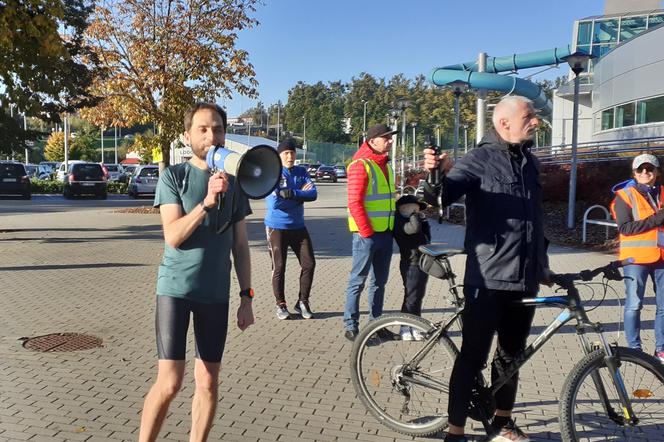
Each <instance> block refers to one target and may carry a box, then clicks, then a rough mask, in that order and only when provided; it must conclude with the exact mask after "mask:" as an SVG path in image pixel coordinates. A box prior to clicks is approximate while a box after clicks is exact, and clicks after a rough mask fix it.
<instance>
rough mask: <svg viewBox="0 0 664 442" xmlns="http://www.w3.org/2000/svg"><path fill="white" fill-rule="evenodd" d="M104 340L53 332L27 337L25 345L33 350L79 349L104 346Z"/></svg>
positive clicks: (76, 334) (78, 334)
mask: <svg viewBox="0 0 664 442" xmlns="http://www.w3.org/2000/svg"><path fill="white" fill-rule="evenodd" d="M102 342H103V341H102V340H101V339H100V338H98V337H96V336H90V335H82V334H80V333H52V334H50V335H44V336H37V337H34V338H27V339H26V340H25V342H23V347H25V348H27V349H28V350H32V351H42V352H48V351H77V350H90V349H92V348H99V347H101V346H102Z"/></svg>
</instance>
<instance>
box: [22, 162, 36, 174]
mask: <svg viewBox="0 0 664 442" xmlns="http://www.w3.org/2000/svg"><path fill="white" fill-rule="evenodd" d="M25 170H27V171H28V174H30V175H34V174H35V173H36V172H37V166H34V165H32V164H28V165H27V166H25Z"/></svg>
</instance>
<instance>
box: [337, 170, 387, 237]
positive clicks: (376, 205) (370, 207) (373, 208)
mask: <svg viewBox="0 0 664 442" xmlns="http://www.w3.org/2000/svg"><path fill="white" fill-rule="evenodd" d="M357 161H361V162H362V164H363V165H364V170H365V171H366V172H367V176H368V177H369V182H367V188H366V190H365V191H364V210H366V212H367V215H368V216H369V221H370V222H371V228H372V229H373V230H374V232H385V231H388V230H390V231H391V230H393V229H394V212H395V201H394V173H393V172H392V167H391V166H390V165H389V164H387V179H386V178H385V174H384V173H383V171H382V170H381V168H380V166H379V165H378V164H376V162H375V161H373V160H369V159H366V158H360V159H357V160H355V161H353V162H352V163H350V164H349V165H348V168H349V169H350V166H352V165H353V163H355V162H357ZM348 228H349V229H350V231H351V232H358V231H359V230H360V229H359V228H358V227H357V223H356V222H355V219H354V218H353V217H352V215H351V214H350V209H349V210H348Z"/></svg>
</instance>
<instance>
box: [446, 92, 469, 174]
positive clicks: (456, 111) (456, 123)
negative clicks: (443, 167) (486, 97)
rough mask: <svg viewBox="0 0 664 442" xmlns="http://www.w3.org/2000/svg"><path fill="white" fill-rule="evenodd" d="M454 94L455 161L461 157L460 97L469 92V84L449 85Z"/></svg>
mask: <svg viewBox="0 0 664 442" xmlns="http://www.w3.org/2000/svg"><path fill="white" fill-rule="evenodd" d="M447 86H449V87H451V88H452V93H454V161H456V160H457V157H458V155H459V96H460V95H461V94H463V93H464V92H465V91H467V90H468V83H466V82H465V81H461V80H456V81H452V82H450V83H447Z"/></svg>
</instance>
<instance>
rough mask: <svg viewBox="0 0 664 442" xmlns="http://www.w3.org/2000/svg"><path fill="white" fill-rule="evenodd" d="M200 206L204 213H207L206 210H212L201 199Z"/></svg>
mask: <svg viewBox="0 0 664 442" xmlns="http://www.w3.org/2000/svg"><path fill="white" fill-rule="evenodd" d="M201 207H202V208H203V210H205V213H208V212H210V210H212V207H208V206H206V205H205V202H203V201H201Z"/></svg>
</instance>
